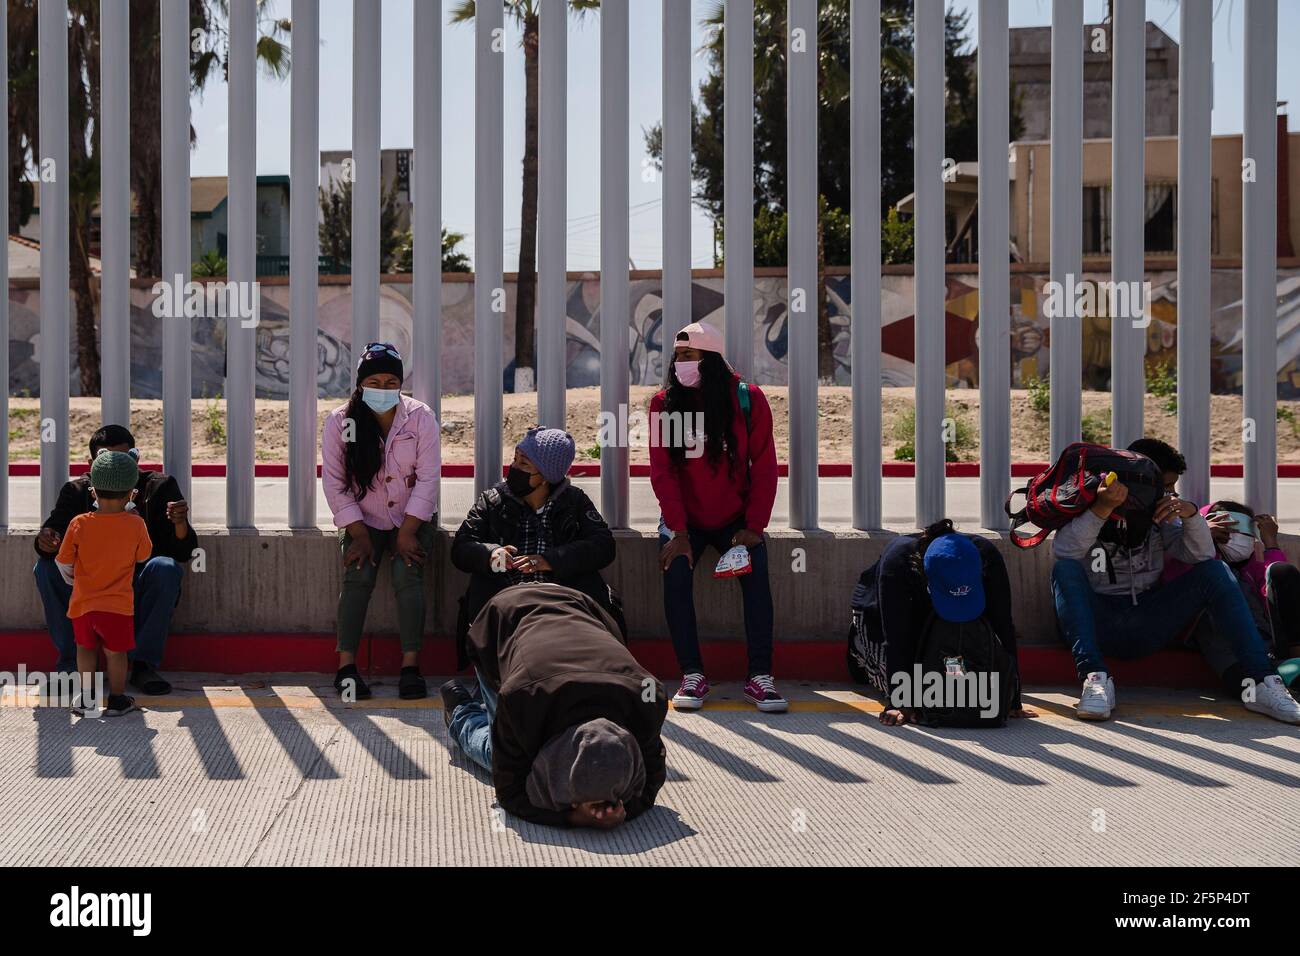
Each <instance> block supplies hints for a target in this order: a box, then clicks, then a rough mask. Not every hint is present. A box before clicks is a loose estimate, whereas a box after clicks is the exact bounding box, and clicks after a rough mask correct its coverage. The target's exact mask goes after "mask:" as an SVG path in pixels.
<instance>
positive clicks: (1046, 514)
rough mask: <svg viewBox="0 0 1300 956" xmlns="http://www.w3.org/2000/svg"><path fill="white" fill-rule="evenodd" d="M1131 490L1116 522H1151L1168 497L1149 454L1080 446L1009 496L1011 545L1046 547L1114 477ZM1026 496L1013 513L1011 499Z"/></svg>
mask: <svg viewBox="0 0 1300 956" xmlns="http://www.w3.org/2000/svg"><path fill="white" fill-rule="evenodd" d="M1112 471H1113V472H1115V474H1116V475H1117V480H1118V481H1119V482H1120V483H1121V484H1123V485H1124V486H1125V487H1127V488H1128V499H1127V500H1126V501H1125V502H1124V504H1123V505H1122V506H1121V507H1120V508H1118V509H1116V511H1115V513H1114V515H1112V519H1113V520H1122V521H1126V522H1128V523H1129V524H1130V525H1132V524H1134V523H1141V522H1143V521H1148V520H1149V518H1150V515H1151V511H1152V509H1153V508H1154V507H1155V504H1156V502H1157V501H1159V499H1160V496H1161V495H1162V494H1163V493H1164V476H1163V475H1162V474H1161V471H1160V467H1159V466H1158V465H1157V464H1156V463H1155V462H1154V461H1152V460H1151V459H1150V458H1148V457H1147V456H1146V455H1140V454H1138V453H1137V452H1135V451H1126V450H1124V449H1121V448H1107V447H1105V446H1104V445H1093V444H1090V443H1088V442H1075V443H1074V444H1073V445H1069V446H1067V447H1066V448H1065V450H1064V451H1062V452H1061V457H1059V458H1058V459H1057V460H1056V464H1054V465H1053V466H1052V467H1051V468H1049V469H1047V471H1044V472H1042V473H1041V474H1039V475H1037V476H1035V477H1034V478H1032V479H1030V481H1029V484H1027V485H1025V487H1023V488H1017V489H1016V490H1015V491H1013V492H1011V494H1009V495H1007V503H1006V511H1007V517H1008V518H1010V519H1011V541H1012V543H1013V544H1015V545H1016V546H1017V547H1020V548H1033V547H1036V546H1037V545H1040V544H1042V543H1043V541H1044V540H1045V539H1046V538H1047V536H1048V534H1050V533H1051V532H1053V531H1055V530H1056V529H1058V528H1062V527H1064V526H1065V525H1067V524H1069V523H1070V521H1071V520H1072V519H1074V518H1075V517H1077V516H1078V515H1080V514H1082V513H1083V512H1084V511H1086V510H1088V508H1090V507H1091V506H1092V503H1093V502H1094V501H1096V500H1097V491H1098V489H1099V488H1100V486H1101V483H1102V482H1103V481H1104V480H1105V479H1106V476H1107V475H1108V474H1109V473H1110V472H1112ZM1016 495H1024V496H1025V506H1024V507H1023V508H1022V509H1020V510H1019V511H1012V510H1011V500H1012V499H1013V498H1015V496H1016ZM1025 524H1032V525H1034V526H1035V527H1037V528H1038V530H1037V531H1036V532H1034V533H1033V534H1024V533H1018V532H1017V529H1018V528H1020V526H1021V525H1025Z"/></svg>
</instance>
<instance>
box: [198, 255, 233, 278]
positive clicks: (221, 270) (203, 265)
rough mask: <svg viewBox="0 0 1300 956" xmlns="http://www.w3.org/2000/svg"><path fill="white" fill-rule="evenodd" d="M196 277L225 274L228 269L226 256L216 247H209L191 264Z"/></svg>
mask: <svg viewBox="0 0 1300 956" xmlns="http://www.w3.org/2000/svg"><path fill="white" fill-rule="evenodd" d="M191 268H192V269H193V272H194V277H195V278H196V279H208V278H212V277H213V276H224V275H226V271H227V268H228V266H227V263H226V257H225V256H223V255H221V254H220V253H218V252H217V250H215V249H209V250H208V251H207V252H205V253H203V255H202V256H200V257H199V258H198V259H195V260H194V263H193V265H192V266H191Z"/></svg>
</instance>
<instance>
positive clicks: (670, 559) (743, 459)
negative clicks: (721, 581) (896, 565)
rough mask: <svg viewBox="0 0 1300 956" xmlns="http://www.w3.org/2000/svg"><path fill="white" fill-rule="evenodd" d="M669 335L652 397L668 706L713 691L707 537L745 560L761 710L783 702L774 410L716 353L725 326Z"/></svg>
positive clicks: (749, 694) (753, 697)
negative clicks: (776, 626) (702, 575)
mask: <svg viewBox="0 0 1300 956" xmlns="http://www.w3.org/2000/svg"><path fill="white" fill-rule="evenodd" d="M675 345H676V348H675V349H674V351H673V357H672V363H671V365H670V366H669V371H668V387H667V388H666V389H664V390H663V391H661V392H659V393H658V394H657V395H655V397H654V399H653V400H652V401H651V402H650V423H651V441H650V484H651V485H652V486H653V487H654V491H655V497H657V498H658V499H659V510H660V514H661V516H662V517H661V518H660V521H659V544H660V554H659V559H660V566H661V567H662V568H663V571H664V614H665V615H666V616H667V618H668V630H669V633H670V634H671V635H672V639H673V650H674V651H675V652H676V654H677V663H678V664H679V665H680V666H681V669H682V683H681V686H680V687H679V688H678V690H677V693H676V695H674V697H673V706H674V707H676V708H678V709H680V710H696V709H698V708H699V707H701V706H702V705H703V704H704V698H705V697H707V696H708V693H709V682H708V681H707V680H706V679H705V677H704V662H703V660H702V659H701V657H700V638H699V632H698V630H697V627H696V621H695V598H694V571H695V563H696V562H697V561H699V559H700V556H701V555H702V554H703V553H704V549H705V548H706V547H709V546H712V547H713V548H715V549H716V550H717V552H718V553H719V554H720V555H721V554H723V553H725V552H726V551H728V550H729V549H731V548H733V547H736V546H738V545H743V546H744V547H745V548H746V549H747V551H748V554H749V561H750V572H749V573H747V574H741V575H738V579H739V581H740V592H741V598H742V602H743V604H744V609H745V641H746V649H747V651H748V656H749V679H748V680H747V681H746V682H745V697H746V698H747V699H748V700H749V701H751V702H752V703H753V704H754V705H755V706H757V707H758V709H759V710H761V711H767V712H779V711H784V710H785V709H786V708H787V704H786V702H785V699H784V698H782V697H781V695H780V694H778V693H777V690H776V684H775V682H774V681H773V680H772V589H771V585H770V583H769V582H768V577H767V545H766V544H765V543H764V540H763V530H764V529H765V528H766V527H767V522H768V520H769V519H770V518H771V517H772V503H773V502H774V501H775V500H776V447H775V445H774V444H773V442H772V410H771V409H770V408H769V407H768V404H767V399H766V398H764V397H763V393H762V392H761V391H759V389H758V388H757V387H755V386H754V385H750V384H748V383H746V382H742V381H741V378H740V376H739V375H737V374H736V372H735V371H734V370H733V369H732V368H731V366H730V365H728V364H727V362H726V360H725V359H724V358H723V357H722V335H721V333H719V332H718V330H717V329H715V328H714V327H713V326H711V325H708V324H706V323H703V322H695V323H693V324H691V325H688V326H686V328H684V329H682V331H681V332H679V333H678V334H677V340H676V343H675Z"/></svg>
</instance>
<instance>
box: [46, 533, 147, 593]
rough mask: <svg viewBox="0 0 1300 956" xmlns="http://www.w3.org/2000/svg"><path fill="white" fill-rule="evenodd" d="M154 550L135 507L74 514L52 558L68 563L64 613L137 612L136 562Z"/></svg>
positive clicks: (145, 558) (60, 562)
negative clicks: (68, 590) (69, 571)
mask: <svg viewBox="0 0 1300 956" xmlns="http://www.w3.org/2000/svg"><path fill="white" fill-rule="evenodd" d="M152 553H153V542H152V541H150V540H149V529H148V528H147V527H146V526H145V523H144V519H143V518H141V517H140V516H139V515H138V514H136V513H135V512H133V511H119V512H115V513H113V514H103V513H101V512H98V511H87V512H86V513H85V514H79V515H77V516H76V517H75V518H73V519H72V521H71V523H69V525H68V530H67V532H66V533H65V534H64V535H63V543H62V544H61V545H60V546H59V553H58V555H57V556H56V557H55V559H54V560H55V561H57V562H58V563H59V564H65V565H68V564H70V565H72V600H71V601H69V602H68V617H81V616H82V615H83V614H86V613H88V612H90V611H107V612H109V613H110V614H127V615H130V614H134V613H135V589H134V587H133V585H134V583H135V566H136V565H137V564H139V563H140V562H142V561H148V560H149V556H150V555H151V554H152Z"/></svg>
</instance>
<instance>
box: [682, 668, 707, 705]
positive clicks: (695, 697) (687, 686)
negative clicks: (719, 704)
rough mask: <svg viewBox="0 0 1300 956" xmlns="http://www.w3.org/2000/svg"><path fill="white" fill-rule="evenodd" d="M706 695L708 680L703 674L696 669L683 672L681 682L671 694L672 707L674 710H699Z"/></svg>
mask: <svg viewBox="0 0 1300 956" xmlns="http://www.w3.org/2000/svg"><path fill="white" fill-rule="evenodd" d="M708 696H709V682H708V680H707V679H706V678H705V676H704V675H703V674H701V673H699V672H698V671H697V672H692V673H690V674H683V675H682V684H681V686H680V687H678V688H677V693H675V694H673V707H674V708H675V709H676V710H699V709H700V708H701V707H703V706H704V698H706V697H708Z"/></svg>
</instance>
